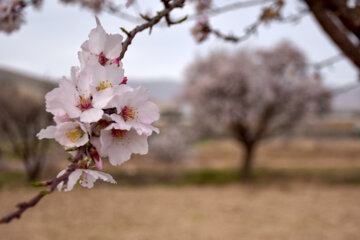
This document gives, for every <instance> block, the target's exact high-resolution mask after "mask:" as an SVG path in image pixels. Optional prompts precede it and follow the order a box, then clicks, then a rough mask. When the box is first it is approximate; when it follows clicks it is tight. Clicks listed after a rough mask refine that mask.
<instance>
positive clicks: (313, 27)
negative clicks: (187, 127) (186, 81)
mask: <svg viewBox="0 0 360 240" xmlns="http://www.w3.org/2000/svg"><path fill="white" fill-rule="evenodd" d="M123 1H125V0H123ZM139 2H140V4H141V3H142V2H143V4H142V5H141V6H142V10H143V11H147V10H148V9H150V4H151V3H155V2H156V3H157V2H159V1H158V0H150V1H149V0H146V1H145V0H143V1H139ZM231 2H233V1H231V0H226V1H224V0H222V1H217V3H218V5H221V3H222V4H224V3H226V4H227V3H231ZM288 2H289V5H288V6H287V8H286V13H288V14H290V13H291V12H294V11H295V9H296V8H297V7H299V6H301V5H299V3H298V1H292V0H291V1H290V0H289V1H288ZM144 3H145V4H147V5H148V6H144ZM156 7H158V5H153V6H152V8H153V9H156ZM128 11H129V12H130V13H133V9H128ZM153 12H154V11H153ZM258 12H259V8H257V7H252V8H246V9H241V10H237V11H233V12H231V13H227V14H223V15H220V16H217V17H214V18H212V19H211V23H212V25H213V27H214V28H217V29H221V30H222V31H223V32H225V33H230V32H232V33H235V34H241V33H242V31H243V29H244V28H245V26H247V25H249V24H250V23H252V22H254V21H255V19H256V17H257V16H258ZM179 13H180V11H178V12H177V14H179ZM25 17H26V20H27V23H26V24H25V25H23V26H22V28H21V29H20V31H17V32H15V33H13V34H11V35H6V34H4V33H0V52H1V55H0V67H1V68H11V69H14V70H19V71H22V72H24V73H27V74H34V75H37V76H40V77H46V78H52V79H55V80H56V79H58V78H59V77H61V76H64V75H65V76H68V75H69V72H70V67H71V66H73V65H78V60H77V51H79V49H80V45H81V44H82V42H83V41H85V40H86V39H87V37H88V34H89V31H90V30H91V29H92V28H93V27H95V20H94V14H93V13H92V12H91V11H88V10H86V9H81V8H79V7H77V6H73V5H63V4H60V3H58V1H49V0H45V1H44V5H43V7H42V9H41V10H40V11H37V10H32V9H27V10H26V16H25ZM99 18H100V20H101V22H102V24H103V26H104V28H105V30H106V31H107V32H110V33H120V30H119V27H125V28H126V29H129V30H131V29H132V27H133V26H134V25H133V24H130V23H128V22H126V21H124V20H122V19H120V18H117V17H114V16H111V15H109V14H106V13H103V14H101V15H99ZM193 25H194V22H192V21H189V22H187V23H184V24H180V25H176V26H172V27H171V28H155V29H154V30H153V32H152V34H151V35H150V36H149V34H148V33H147V32H143V33H140V34H138V35H137V36H136V38H135V40H134V41H133V44H132V45H131V46H130V47H129V50H128V51H127V53H126V55H125V58H124V68H125V74H126V75H127V76H128V77H129V78H130V79H131V78H133V79H137V80H139V79H141V80H156V79H162V80H163V79H169V80H174V81H182V80H183V75H184V72H185V70H186V66H187V65H188V64H189V63H191V61H193V59H194V58H196V57H198V56H203V55H206V54H207V53H208V52H210V51H212V50H213V49H219V48H226V49H230V50H233V49H238V48H254V47H271V46H272V45H274V44H275V43H277V42H279V41H281V40H282V39H288V40H290V41H292V42H294V43H295V44H296V45H297V46H298V47H299V48H301V49H302V50H303V51H304V52H305V53H306V55H307V57H308V59H309V61H310V62H318V61H321V60H323V59H326V58H328V57H331V56H333V55H335V54H337V53H338V50H337V48H336V47H335V46H334V45H333V44H332V43H331V41H330V40H329V39H328V38H327V36H326V35H325V34H324V33H323V32H322V30H321V29H320V28H319V27H318V25H317V23H316V22H315V21H314V20H313V18H312V17H311V16H307V17H305V18H303V19H302V20H301V22H300V23H299V24H297V25H294V24H276V23H275V24H271V25H270V26H264V27H261V28H260V30H259V33H258V34H257V35H256V36H253V37H252V38H251V39H250V40H248V41H246V42H243V43H240V44H235V45H234V44H232V43H224V42H222V41H221V40H217V39H215V38H213V37H212V38H211V39H210V40H209V41H206V42H205V43H203V44H200V45H199V44H197V43H196V42H195V41H194V40H193V38H192V36H191V35H190V28H191V27H192V26H193ZM323 73H324V74H325V77H326V81H325V83H326V84H328V85H331V86H341V85H346V84H349V83H353V82H355V81H356V78H357V73H356V71H355V68H354V67H353V66H352V64H351V63H350V62H349V61H348V60H342V61H340V62H338V63H337V64H335V65H334V67H332V68H328V69H326V70H325V71H323Z"/></svg>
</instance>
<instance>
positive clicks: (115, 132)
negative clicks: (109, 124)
mask: <svg viewBox="0 0 360 240" xmlns="http://www.w3.org/2000/svg"><path fill="white" fill-rule="evenodd" d="M126 132H127V131H126V130H121V129H114V128H113V129H111V135H112V136H113V137H114V138H118V139H119V140H122V139H123V138H124V136H125V134H126Z"/></svg>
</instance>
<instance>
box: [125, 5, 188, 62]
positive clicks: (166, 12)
mask: <svg viewBox="0 0 360 240" xmlns="http://www.w3.org/2000/svg"><path fill="white" fill-rule="evenodd" d="M184 2H185V0H176V1H174V2H173V3H172V4H168V7H165V8H164V9H163V10H162V11H160V12H158V13H157V15H156V16H155V17H152V18H150V17H149V18H147V22H146V23H144V24H141V25H139V26H137V27H135V28H134V29H133V30H132V31H131V32H129V33H128V34H127V38H126V40H125V41H124V42H123V44H122V51H121V53H120V56H119V59H120V60H121V59H123V58H124V56H125V53H126V51H127V49H128V47H129V45H130V44H131V42H132V40H133V39H134V37H135V36H136V34H138V33H139V32H142V31H144V30H145V29H148V28H150V30H151V29H152V27H153V26H154V25H156V24H157V23H158V22H160V20H161V19H162V18H163V17H165V16H168V15H169V14H170V12H171V11H172V10H174V9H175V8H181V7H183V6H184ZM169 19H170V17H169ZM175 23H176V22H175ZM175 23H174V22H172V21H170V22H168V24H169V25H172V24H175Z"/></svg>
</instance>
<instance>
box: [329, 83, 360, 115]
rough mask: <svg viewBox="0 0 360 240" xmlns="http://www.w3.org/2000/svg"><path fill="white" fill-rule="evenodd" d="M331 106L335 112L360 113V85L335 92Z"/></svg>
mask: <svg viewBox="0 0 360 240" xmlns="http://www.w3.org/2000/svg"><path fill="white" fill-rule="evenodd" d="M331 105H332V110H333V111H335V112H344V113H345V112H352V113H360V84H354V85H351V86H347V87H345V88H342V89H337V90H336V91H334V94H333V99H332V104H331Z"/></svg>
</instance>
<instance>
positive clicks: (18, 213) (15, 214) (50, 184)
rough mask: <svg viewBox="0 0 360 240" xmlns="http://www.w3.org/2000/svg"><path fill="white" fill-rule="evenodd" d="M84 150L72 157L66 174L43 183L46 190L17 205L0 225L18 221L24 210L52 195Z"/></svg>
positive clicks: (79, 150)
mask: <svg viewBox="0 0 360 240" xmlns="http://www.w3.org/2000/svg"><path fill="white" fill-rule="evenodd" d="M85 150H86V147H80V148H79V149H78V152H77V154H76V156H75V157H74V161H73V163H72V164H70V165H69V166H68V168H67V170H66V172H65V173H64V174H63V175H61V176H59V177H56V178H54V179H52V180H50V181H47V182H44V186H47V189H46V190H42V191H40V192H39V193H38V194H37V195H36V196H34V197H33V198H32V199H30V200H29V201H27V202H22V203H18V204H17V205H16V206H17V207H18V208H19V209H18V210H16V211H14V212H12V213H10V214H9V215H7V216H5V217H3V218H1V219H0V224H1V223H10V222H11V221H12V220H13V219H15V218H17V219H19V218H20V217H21V216H22V214H23V213H24V212H25V211H26V210H28V209H29V208H31V207H34V206H36V204H37V203H38V202H39V201H40V200H41V199H42V198H43V197H44V196H45V195H47V194H49V193H52V192H53V191H54V190H55V188H56V187H57V185H59V183H61V182H66V181H67V180H68V178H69V176H70V174H71V173H72V172H74V171H75V170H76V167H77V163H78V162H79V160H80V159H81V158H82V157H83V156H84V153H85Z"/></svg>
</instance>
